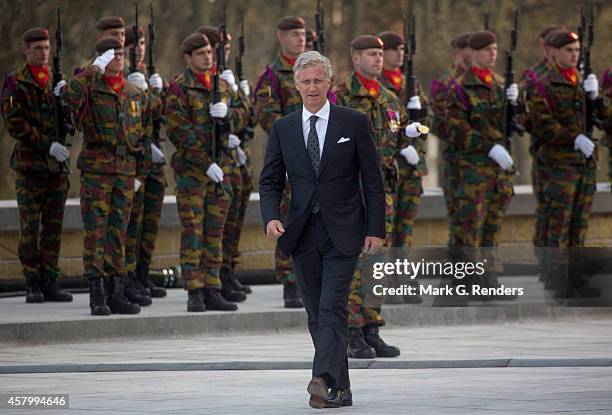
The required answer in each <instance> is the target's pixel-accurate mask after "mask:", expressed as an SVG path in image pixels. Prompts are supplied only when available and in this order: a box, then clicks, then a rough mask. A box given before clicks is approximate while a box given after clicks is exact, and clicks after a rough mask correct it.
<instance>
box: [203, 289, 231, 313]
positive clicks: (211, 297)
mask: <svg viewBox="0 0 612 415" xmlns="http://www.w3.org/2000/svg"><path fill="white" fill-rule="evenodd" d="M202 292H203V294H204V303H205V304H206V309H207V310H220V311H236V310H238V306H237V305H236V304H234V303H231V302H229V301H226V300H225V299H224V298H223V296H222V295H221V290H219V289H209V288H203V289H202Z"/></svg>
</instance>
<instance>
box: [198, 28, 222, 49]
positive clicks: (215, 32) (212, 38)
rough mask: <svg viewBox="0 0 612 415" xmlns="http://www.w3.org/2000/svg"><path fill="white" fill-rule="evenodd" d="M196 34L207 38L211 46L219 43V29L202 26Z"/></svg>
mask: <svg viewBox="0 0 612 415" xmlns="http://www.w3.org/2000/svg"><path fill="white" fill-rule="evenodd" d="M196 32H197V33H202V34H203V35H204V36H206V37H207V38H208V41H209V42H210V45H211V46H215V45H216V44H217V43H219V29H218V28H216V27H214V26H200V27H198V28H197V29H196Z"/></svg>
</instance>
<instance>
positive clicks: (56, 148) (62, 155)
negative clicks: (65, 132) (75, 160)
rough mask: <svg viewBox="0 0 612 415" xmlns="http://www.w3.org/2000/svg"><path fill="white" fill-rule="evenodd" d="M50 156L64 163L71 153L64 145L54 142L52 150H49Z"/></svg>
mask: <svg viewBox="0 0 612 415" xmlns="http://www.w3.org/2000/svg"><path fill="white" fill-rule="evenodd" d="M49 154H51V155H52V156H53V157H55V159H56V160H57V161H59V162H60V163H63V162H64V161H66V159H67V158H68V156H69V155H70V151H69V150H68V149H67V148H66V147H65V146H63V145H62V144H60V143H58V142H57V141H54V142H53V143H51V148H49Z"/></svg>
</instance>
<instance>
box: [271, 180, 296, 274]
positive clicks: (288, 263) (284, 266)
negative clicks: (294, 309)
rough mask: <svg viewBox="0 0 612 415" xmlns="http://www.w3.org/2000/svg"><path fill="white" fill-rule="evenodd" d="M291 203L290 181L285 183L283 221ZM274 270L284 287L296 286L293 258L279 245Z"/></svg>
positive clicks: (276, 250) (282, 204) (282, 203)
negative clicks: (284, 252)
mask: <svg viewBox="0 0 612 415" xmlns="http://www.w3.org/2000/svg"><path fill="white" fill-rule="evenodd" d="M290 202H291V188H290V187H289V181H285V190H284V191H283V197H282V199H281V204H280V217H281V221H282V220H284V219H285V218H286V217H287V213H289V204H290ZM274 269H275V270H276V280H277V281H278V282H280V283H281V284H283V285H296V284H297V281H296V280H295V274H294V273H293V261H292V260H291V257H288V256H286V255H285V254H283V251H281V250H280V248H279V247H278V244H276V248H275V249H274Z"/></svg>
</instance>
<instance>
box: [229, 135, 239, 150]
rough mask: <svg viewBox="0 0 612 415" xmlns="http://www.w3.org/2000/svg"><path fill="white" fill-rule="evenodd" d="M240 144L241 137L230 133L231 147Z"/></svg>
mask: <svg viewBox="0 0 612 415" xmlns="http://www.w3.org/2000/svg"><path fill="white" fill-rule="evenodd" d="M239 145H240V139H239V138H238V136H237V135H235V134H230V135H229V148H236V147H238V146H239Z"/></svg>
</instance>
